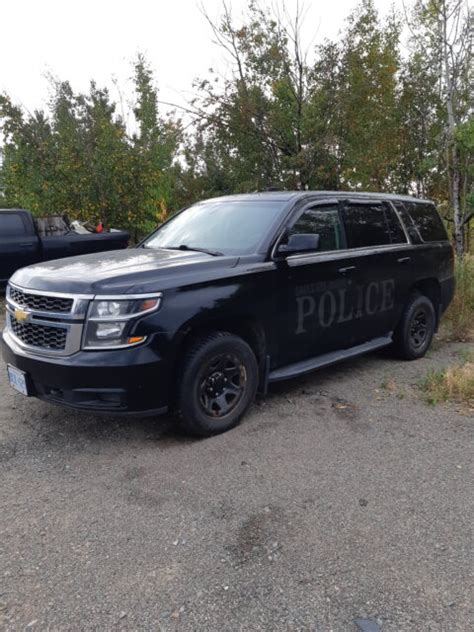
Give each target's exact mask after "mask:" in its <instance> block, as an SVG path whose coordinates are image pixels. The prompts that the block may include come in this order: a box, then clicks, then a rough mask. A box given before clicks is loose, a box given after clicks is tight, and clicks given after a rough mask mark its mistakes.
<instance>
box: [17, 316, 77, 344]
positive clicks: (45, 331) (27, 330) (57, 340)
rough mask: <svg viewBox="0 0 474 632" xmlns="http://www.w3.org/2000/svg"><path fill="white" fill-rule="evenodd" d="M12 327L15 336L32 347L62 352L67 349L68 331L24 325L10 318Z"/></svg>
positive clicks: (44, 326)
mask: <svg viewBox="0 0 474 632" xmlns="http://www.w3.org/2000/svg"><path fill="white" fill-rule="evenodd" d="M10 327H11V329H12V331H13V333H14V334H15V336H16V337H17V338H18V339H19V340H21V342H23V343H24V344H26V345H29V346H30V347H38V348H41V349H52V350H55V351H61V350H63V349H65V347H66V337H67V329H64V328H62V327H50V326H48V325H37V324H36V323H23V322H20V321H18V320H16V318H13V317H10Z"/></svg>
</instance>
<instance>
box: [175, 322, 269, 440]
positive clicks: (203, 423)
mask: <svg viewBox="0 0 474 632" xmlns="http://www.w3.org/2000/svg"><path fill="white" fill-rule="evenodd" d="M257 386H258V365H257V360H256V358H255V354H254V353H253V351H252V349H251V348H250V347H249V345H248V344H247V343H246V342H244V340H242V339H241V338H239V337H238V336H234V335H233V334H230V333H227V332H215V333H211V334H209V335H207V336H204V337H202V338H201V339H200V340H198V341H197V342H196V343H195V344H194V345H193V346H192V347H191V349H190V350H189V352H188V353H187V355H186V357H185V359H184V366H183V372H182V377H181V380H180V384H179V391H178V408H179V416H180V419H181V423H182V425H183V426H184V428H185V430H186V431H188V432H190V433H191V434H194V435H198V436H202V437H207V436H210V435H214V434H219V433H221V432H225V431H226V430H230V428H233V427H234V426H236V425H237V424H238V423H239V421H240V419H241V418H242V416H243V415H244V413H245V412H246V411H247V409H248V407H249V406H250V404H251V403H252V401H253V400H254V398H255V394H256V392H257Z"/></svg>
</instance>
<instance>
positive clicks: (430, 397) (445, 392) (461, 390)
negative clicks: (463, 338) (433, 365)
mask: <svg viewBox="0 0 474 632" xmlns="http://www.w3.org/2000/svg"><path fill="white" fill-rule="evenodd" d="M421 388H422V390H423V391H424V392H425V394H426V398H427V401H428V402H429V403H430V404H437V403H439V402H447V401H455V402H461V403H465V404H468V405H469V406H472V407H474V363H473V362H466V363H465V364H462V365H456V366H450V367H448V368H447V369H444V370H442V371H434V370H431V371H429V372H428V374H427V376H426V377H425V379H424V380H423V382H422V383H421Z"/></svg>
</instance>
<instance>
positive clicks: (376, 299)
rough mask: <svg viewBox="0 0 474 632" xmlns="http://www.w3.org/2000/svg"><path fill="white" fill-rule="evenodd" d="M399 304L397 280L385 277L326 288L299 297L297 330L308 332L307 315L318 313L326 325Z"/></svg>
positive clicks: (381, 310) (384, 310)
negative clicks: (353, 284) (396, 293)
mask: <svg viewBox="0 0 474 632" xmlns="http://www.w3.org/2000/svg"><path fill="white" fill-rule="evenodd" d="M394 304H395V281H394V280H393V279H385V280H383V281H372V282H371V283H369V285H367V286H357V287H354V288H350V289H348V288H339V289H337V290H329V289H326V290H325V291H324V292H322V293H321V294H319V295H311V294H309V295H305V296H297V297H296V305H297V324H296V331H295V333H296V334H297V335H298V334H303V333H305V332H306V323H307V319H308V318H310V317H314V316H316V318H317V323H318V324H319V326H320V327H322V328H327V327H331V326H332V325H333V324H334V323H335V322H337V323H346V322H349V321H351V320H353V319H355V318H362V317H363V316H373V315H374V314H378V313H380V312H386V311H388V310H391V309H393V306H394Z"/></svg>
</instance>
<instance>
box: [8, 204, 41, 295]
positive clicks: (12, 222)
mask: <svg viewBox="0 0 474 632" xmlns="http://www.w3.org/2000/svg"><path fill="white" fill-rule="evenodd" d="M38 247H39V246H38V237H37V236H36V234H35V233H34V229H33V226H32V225H30V222H29V221H28V217H27V216H26V214H25V213H18V212H15V211H1V212H0V282H2V284H3V283H4V282H5V281H7V280H8V279H9V278H10V277H11V275H12V274H13V273H14V272H15V270H18V268H23V267H24V266H27V265H30V264H32V263H36V261H37V260H38Z"/></svg>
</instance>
